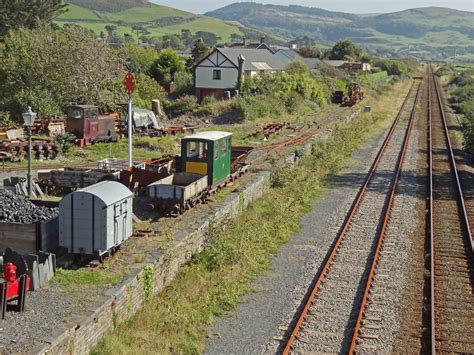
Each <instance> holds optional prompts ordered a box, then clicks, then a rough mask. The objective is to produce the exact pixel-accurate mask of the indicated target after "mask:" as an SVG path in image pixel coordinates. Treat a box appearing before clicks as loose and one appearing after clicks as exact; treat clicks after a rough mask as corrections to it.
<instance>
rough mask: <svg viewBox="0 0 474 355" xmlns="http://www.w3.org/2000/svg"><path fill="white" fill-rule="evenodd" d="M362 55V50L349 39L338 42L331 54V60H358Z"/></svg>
mask: <svg viewBox="0 0 474 355" xmlns="http://www.w3.org/2000/svg"><path fill="white" fill-rule="evenodd" d="M361 54H362V49H361V48H359V47H357V46H356V45H355V44H354V43H352V42H351V41H350V40H348V39H344V40H341V41H339V42H337V43H336V44H335V45H334V47H332V49H331V51H330V52H329V59H334V60H345V59H348V58H350V59H351V60H357V59H359V57H360V56H361Z"/></svg>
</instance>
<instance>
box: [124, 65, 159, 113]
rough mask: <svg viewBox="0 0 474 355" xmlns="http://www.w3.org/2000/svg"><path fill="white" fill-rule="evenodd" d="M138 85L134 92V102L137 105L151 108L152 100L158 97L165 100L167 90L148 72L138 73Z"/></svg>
mask: <svg viewBox="0 0 474 355" xmlns="http://www.w3.org/2000/svg"><path fill="white" fill-rule="evenodd" d="M136 81H137V87H136V90H135V91H134V92H133V94H132V99H133V103H134V105H135V106H137V107H141V108H147V109H151V100H154V99H158V100H160V102H162V103H163V102H164V100H165V96H166V92H165V89H163V87H162V86H161V85H160V84H158V83H157V82H156V81H155V80H154V79H153V78H151V77H149V76H148V75H146V74H143V73H138V74H137V75H136Z"/></svg>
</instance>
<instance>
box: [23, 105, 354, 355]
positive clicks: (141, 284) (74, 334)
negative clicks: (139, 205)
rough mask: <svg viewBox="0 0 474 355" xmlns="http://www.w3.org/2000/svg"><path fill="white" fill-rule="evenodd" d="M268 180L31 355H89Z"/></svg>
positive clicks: (294, 160) (157, 255) (259, 179)
mask: <svg viewBox="0 0 474 355" xmlns="http://www.w3.org/2000/svg"><path fill="white" fill-rule="evenodd" d="M359 112H360V111H359V110H358V109H355V110H352V111H350V112H349V113H348V114H347V115H346V117H341V119H345V120H346V121H349V120H351V119H353V118H354V117H356V116H357V115H358V114H359ZM330 133H331V131H330V130H329V131H326V132H321V134H320V135H319V136H318V137H316V138H318V139H324V138H325V137H327V136H328V135H330ZM312 147H313V143H312V142H309V143H306V144H305V145H304V146H303V147H300V148H298V152H296V151H295V152H294V153H291V154H290V155H288V156H287V158H286V162H287V163H289V164H290V165H292V166H296V165H298V162H299V161H300V157H302V156H303V157H304V156H308V155H310V154H311V150H312ZM270 175H271V173H270V172H269V171H261V172H258V173H257V174H256V177H255V179H253V181H252V182H251V183H250V184H248V185H247V186H245V187H242V188H241V190H237V191H235V192H232V193H231V194H230V195H229V196H227V198H226V199H225V201H224V202H223V203H222V204H221V206H220V207H219V209H218V210H217V211H216V212H215V213H214V214H213V215H211V216H206V217H203V218H202V219H201V220H200V221H198V222H196V224H195V225H194V227H193V228H194V229H193V230H188V231H181V232H179V233H177V234H176V235H175V238H174V243H173V245H172V246H171V247H170V248H169V249H168V250H166V251H163V250H162V248H159V247H157V249H156V250H151V251H150V252H149V255H151V256H152V258H150V259H149V260H147V261H146V262H147V265H145V266H144V267H139V268H137V269H134V270H132V272H131V273H130V275H129V277H128V278H127V279H125V280H123V281H122V282H121V283H120V284H119V285H117V286H116V287H114V288H112V289H110V290H109V291H108V292H107V293H106V294H105V295H104V296H103V297H102V298H101V299H100V300H98V301H97V302H96V303H95V304H94V305H91V306H90V307H88V309H86V310H85V311H84V312H83V313H82V314H81V315H78V316H76V317H74V318H72V319H70V320H69V321H68V322H67V324H65V325H64V326H63V327H61V328H59V329H57V331H56V332H55V334H53V335H52V336H51V338H50V339H49V340H47V341H46V344H41V345H39V346H37V347H36V348H35V349H33V351H32V353H35V354H37V353H40V354H45V353H47V354H87V353H89V350H90V349H91V348H92V347H94V346H95V345H96V344H97V343H98V342H99V341H100V339H101V338H102V337H103V336H104V334H105V333H106V332H107V331H109V330H111V329H113V328H114V327H115V326H117V325H118V324H120V323H121V322H123V321H125V320H127V319H128V318H130V317H131V316H133V315H134V314H135V313H136V312H137V311H138V310H139V309H140V308H142V307H143V305H144V304H145V302H146V300H147V298H149V297H150V296H151V295H152V294H157V293H159V292H161V291H162V290H163V289H164V288H165V287H166V286H167V285H168V284H169V283H170V282H171V281H172V280H173V279H174V278H175V277H176V275H177V273H178V271H179V267H180V266H181V265H183V264H184V263H186V262H187V261H189V260H190V258H191V256H192V255H193V254H195V253H197V252H199V251H201V250H202V249H203V248H204V247H205V246H206V244H207V241H208V237H209V230H210V228H212V225H223V224H225V223H227V222H228V221H229V220H232V219H234V218H235V217H237V216H238V215H239V213H241V212H242V210H244V209H246V208H247V206H248V205H249V203H251V202H252V201H255V200H256V199H258V198H259V197H261V196H263V194H264V193H265V191H266V190H267V189H268V188H269V187H270Z"/></svg>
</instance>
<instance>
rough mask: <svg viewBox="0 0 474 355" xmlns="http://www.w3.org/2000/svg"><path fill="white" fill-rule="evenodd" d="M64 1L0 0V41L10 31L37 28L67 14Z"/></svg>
mask: <svg viewBox="0 0 474 355" xmlns="http://www.w3.org/2000/svg"><path fill="white" fill-rule="evenodd" d="M66 6H67V5H65V4H63V2H62V0H0V39H2V38H3V37H4V36H5V35H6V34H7V33H8V31H9V30H15V29H18V28H35V27H38V26H40V25H41V24H42V23H45V22H48V21H50V20H51V19H53V18H55V17H57V16H59V15H60V14H61V13H63V12H65V11H66V9H65V7H66Z"/></svg>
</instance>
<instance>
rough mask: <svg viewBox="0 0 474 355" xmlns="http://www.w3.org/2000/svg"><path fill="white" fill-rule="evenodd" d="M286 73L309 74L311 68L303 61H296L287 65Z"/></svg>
mask: <svg viewBox="0 0 474 355" xmlns="http://www.w3.org/2000/svg"><path fill="white" fill-rule="evenodd" d="M285 71H286V72H287V73H288V74H309V68H308V66H307V65H306V64H305V63H304V62H303V61H302V60H294V61H293V62H291V63H290V64H288V65H287V67H286V70H285Z"/></svg>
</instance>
